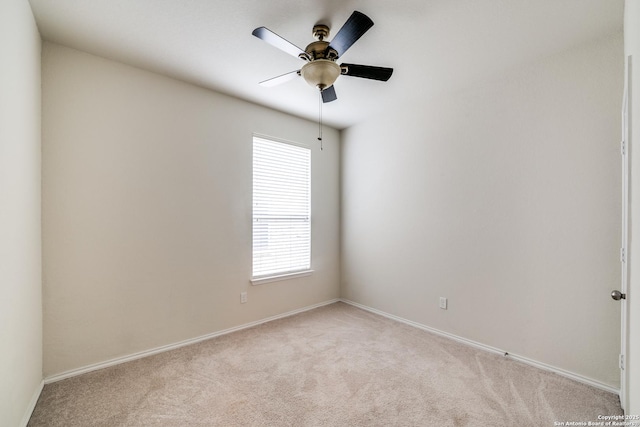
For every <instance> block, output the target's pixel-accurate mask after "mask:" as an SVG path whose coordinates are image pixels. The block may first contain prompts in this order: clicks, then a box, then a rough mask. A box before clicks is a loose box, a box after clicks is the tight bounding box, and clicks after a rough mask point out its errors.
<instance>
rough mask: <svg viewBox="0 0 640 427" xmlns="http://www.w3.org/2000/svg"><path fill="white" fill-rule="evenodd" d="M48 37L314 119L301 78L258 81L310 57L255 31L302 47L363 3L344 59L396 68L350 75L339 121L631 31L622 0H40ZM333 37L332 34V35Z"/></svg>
mask: <svg viewBox="0 0 640 427" xmlns="http://www.w3.org/2000/svg"><path fill="white" fill-rule="evenodd" d="M30 3H31V7H32V9H33V12H34V15H35V17H36V22H37V24H38V27H39V29H40V32H41V34H42V37H43V38H44V39H45V40H49V41H52V42H56V43H60V44H63V45H66V46H69V47H72V48H76V49H79V50H82V51H85V52H89V53H92V54H95V55H99V56H103V57H106V58H110V59H114V60H117V61H120V62H124V63H127V64H131V65H134V66H137V67H140V68H144V69H147V70H151V71H155V72H158V73H161V74H166V75H169V76H172V77H175V78H178V79H181V80H185V81H188V82H192V83H195V84H198V85H200V86H203V87H206V88H211V89H213V90H216V91H219V92H222V93H226V94H229V95H233V96H236V97H239V98H242V99H245V100H249V101H252V102H255V103H258V104H261V105H265V106H268V107H272V108H275V109H277V110H281V111H285V112H288V113H291V114H294V115H297V116H301V117H305V118H309V119H312V120H315V119H316V118H317V116H318V94H317V91H316V90H315V89H313V88H311V87H310V86H308V85H307V84H306V83H305V82H304V80H302V78H299V79H296V80H294V81H291V82H288V83H285V84H283V85H280V86H277V87H273V88H266V87H261V86H259V85H258V82H259V81H262V80H265V79H268V78H271V77H274V76H277V75H280V74H284V73H286V72H289V71H293V70H296V69H299V68H300V66H301V65H303V62H302V61H301V60H299V59H296V58H294V57H292V56H289V55H287V54H286V53H284V52H282V51H280V50H278V49H276V48H274V47H272V46H270V45H268V44H266V43H264V42H263V41H261V40H259V39H257V38H255V37H253V36H252V35H251V32H252V31H253V29H254V28H256V27H259V26H266V27H267V28H269V29H271V30H272V31H274V32H276V33H277V34H279V35H280V36H282V37H284V38H285V39H287V40H289V41H290V42H292V43H293V44H295V45H297V46H299V47H301V48H304V47H305V46H306V45H307V44H308V43H310V42H311V41H313V37H312V35H311V29H312V27H313V25H314V24H316V23H318V22H321V23H325V24H328V25H329V26H330V27H331V29H332V35H333V34H335V33H336V32H337V30H338V29H339V28H340V27H341V26H342V24H343V23H344V22H345V21H346V20H347V18H348V17H349V16H350V15H351V13H352V12H353V11H354V10H359V11H361V12H363V13H365V14H366V15H368V16H369V17H370V18H371V19H372V20H373V21H374V23H375V25H374V26H373V27H372V28H371V29H370V30H369V31H368V32H367V33H366V34H365V35H364V36H363V37H362V38H361V39H360V40H359V41H358V42H356V44H354V45H353V47H352V48H351V49H350V50H349V51H348V52H346V53H345V54H344V56H342V57H341V58H340V60H339V61H338V62H343V61H344V62H350V63H356V64H364V65H378V66H386V67H393V68H394V69H395V71H394V75H393V76H392V77H391V79H390V80H389V81H388V82H386V83H383V82H378V81H372V80H365V79H359V78H354V77H348V76H342V77H340V78H339V79H338V80H337V82H336V83H335V88H336V92H337V95H338V100H337V101H335V102H333V103H330V104H325V106H324V110H323V116H324V120H325V123H327V124H330V125H332V126H334V127H337V128H345V127H348V126H351V125H353V124H356V123H358V122H360V121H362V120H364V119H365V118H366V117H368V116H370V115H371V114H375V113H378V112H383V111H385V109H390V108H397V107H398V106H399V105H401V104H407V103H411V102H413V101H416V100H419V99H424V98H426V97H432V96H436V95H439V94H442V93H444V92H447V91H452V90H456V89H460V88H464V87H466V86H469V85H472V84H474V83H476V82H480V81H482V80H486V79H490V78H491V76H492V75H495V74H496V73H501V72H504V71H505V70H508V69H510V68H514V67H518V66H522V65H524V64H526V63H527V62H530V61H534V60H536V59H540V58H542V57H545V56H549V55H552V54H554V53H557V52H560V51H563V50H566V49H568V48H570V47H573V46H576V45H578V44H580V43H584V42H587V41H589V40H593V39H597V38H600V37H603V36H606V35H609V34H613V33H616V32H619V31H621V30H622V17H623V5H624V2H623V0H588V1H586V0H403V1H394V2H392V1H389V0H351V1H350V0H346V1H344V0H324V1H322V0H321V1H315V2H308V1H301V0H274V1H258V0H189V1H187V0H55V1H52V0H30ZM332 35H330V36H329V39H331V37H332Z"/></svg>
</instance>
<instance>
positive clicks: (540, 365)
mask: <svg viewBox="0 0 640 427" xmlns="http://www.w3.org/2000/svg"><path fill="white" fill-rule="evenodd" d="M340 301H342V302H344V303H346V304H350V305H352V306H354V307H358V308H361V309H363V310H366V311H369V312H371V313H375V314H379V315H380V316H383V317H386V318H389V319H392V320H396V321H398V322H401V323H405V324H407V325H409V326H413V327H416V328H419V329H422V330H425V331H428V332H432V333H434V334H436V335H440V336H443V337H446V338H449V339H452V340H454V341H457V342H460V343H462V344H466V345H470V346H472V347H475V348H478V349H480V350H484V351H488V352H491V353H495V354H499V355H501V356H505V355H507V357H509V358H511V359H513V360H517V361H519V362H522V363H526V364H527V365H531V366H534V367H536V368H538V369H542V370H545V371H549V372H553V373H556V374H558V375H561V376H563V377H566V378H569V379H572V380H574V381H578V382H581V383H583V384H587V385H590V386H592V387H596V388H598V389H600V390H604V391H608V392H610V393H614V394H617V395H618V396H619V395H620V389H618V388H615V387H612V386H610V385H608V384H605V383H602V382H600V381H597V380H594V379H592V378H587V377H585V376H582V375H579V374H576V373H573V372H569V371H566V370H564V369H560V368H556V367H555V366H551V365H547V364H546V363H542V362H538V361H537V360H533V359H529V358H528V357H524V356H519V355H517V354H512V353H507V352H505V351H504V350H500V349H498V348H495V347H491V346H489V345H486V344H482V343H479V342H477V341H473V340H470V339H467V338H463V337H460V336H457V335H454V334H450V333H448V332H444V331H441V330H439V329H435V328H432V327H430V326H427V325H423V324H422V323H418V322H414V321H412V320H408V319H404V318H402V317H399V316H395V315H393V314H389V313H386V312H384V311H381V310H378V309H375V308H372V307H368V306H366V305H362V304H359V303H357V302H354V301H350V300H348V299H344V298H340Z"/></svg>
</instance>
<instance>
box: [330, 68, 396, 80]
mask: <svg viewBox="0 0 640 427" xmlns="http://www.w3.org/2000/svg"><path fill="white" fill-rule="evenodd" d="M340 66H341V67H346V68H347V72H346V73H344V75H345V76H352V77H362V78H365V79H372V80H382V81H383V82H386V81H387V80H389V78H390V77H391V74H393V68H386V67H374V66H371V65H358V64H340Z"/></svg>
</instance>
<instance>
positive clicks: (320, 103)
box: [318, 90, 323, 151]
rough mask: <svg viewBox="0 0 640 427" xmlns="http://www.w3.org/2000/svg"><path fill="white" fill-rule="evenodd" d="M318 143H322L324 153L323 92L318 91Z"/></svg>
mask: <svg viewBox="0 0 640 427" xmlns="http://www.w3.org/2000/svg"><path fill="white" fill-rule="evenodd" d="M318 100H319V102H318V141H320V150H321V151H322V150H323V148H322V90H319V91H318Z"/></svg>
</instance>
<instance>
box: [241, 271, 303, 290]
mask: <svg viewBox="0 0 640 427" xmlns="http://www.w3.org/2000/svg"><path fill="white" fill-rule="evenodd" d="M312 273H313V270H304V271H296V272H295V273H288V274H280V275H277V276H266V277H258V278H256V279H251V284H252V285H254V286H255V285H263V284H265V283H269V282H279V281H281V280H288V279H295V278H297V277H304V276H311V274H312Z"/></svg>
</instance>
